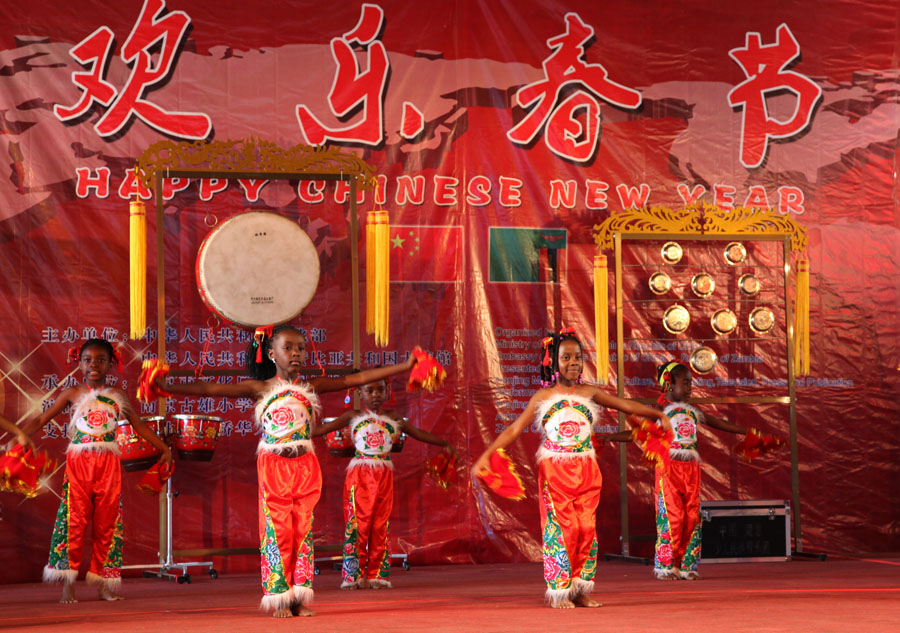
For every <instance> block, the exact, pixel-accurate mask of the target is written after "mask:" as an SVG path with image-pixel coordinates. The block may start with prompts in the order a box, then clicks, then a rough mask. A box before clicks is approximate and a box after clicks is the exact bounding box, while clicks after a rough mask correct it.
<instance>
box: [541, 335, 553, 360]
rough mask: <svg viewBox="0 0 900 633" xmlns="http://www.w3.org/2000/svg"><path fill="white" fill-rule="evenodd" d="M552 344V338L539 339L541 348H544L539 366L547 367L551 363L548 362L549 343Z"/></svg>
mask: <svg viewBox="0 0 900 633" xmlns="http://www.w3.org/2000/svg"><path fill="white" fill-rule="evenodd" d="M552 342H553V337H552V336H547V337H545V338H542V339H541V347H543V348H544V360H543V361H542V362H541V364H542V365H543V366H544V367H549V366H550V363H551V362H552V361H551V360H550V343H552Z"/></svg>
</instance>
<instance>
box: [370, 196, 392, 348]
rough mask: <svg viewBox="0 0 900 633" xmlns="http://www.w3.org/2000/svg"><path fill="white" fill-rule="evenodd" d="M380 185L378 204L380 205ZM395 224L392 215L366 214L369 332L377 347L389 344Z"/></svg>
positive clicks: (376, 198)
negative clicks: (391, 218)
mask: <svg viewBox="0 0 900 633" xmlns="http://www.w3.org/2000/svg"><path fill="white" fill-rule="evenodd" d="M378 197H379V196H378V185H377V184H376V188H375V204H376V205H377V204H378V202H377V201H378ZM390 236H391V225H390V217H389V216H388V212H387V211H386V210H384V209H381V208H374V209H372V210H371V211H369V212H368V213H367V214H366V332H367V333H368V334H374V335H375V344H376V345H378V346H379V347H386V346H387V344H388V323H389V320H390V307H389V302H390V259H389V258H390V246H391V238H390Z"/></svg>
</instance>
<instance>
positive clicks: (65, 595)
mask: <svg viewBox="0 0 900 633" xmlns="http://www.w3.org/2000/svg"><path fill="white" fill-rule="evenodd" d="M59 601H60V603H61V604H72V603H73V602H78V600H76V599H75V583H74V582H64V583H63V584H62V597H61V598H60V599H59Z"/></svg>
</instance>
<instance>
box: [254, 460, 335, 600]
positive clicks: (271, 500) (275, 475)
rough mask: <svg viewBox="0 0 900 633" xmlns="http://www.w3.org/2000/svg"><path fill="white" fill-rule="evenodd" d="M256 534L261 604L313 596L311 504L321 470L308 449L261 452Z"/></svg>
mask: <svg viewBox="0 0 900 633" xmlns="http://www.w3.org/2000/svg"><path fill="white" fill-rule="evenodd" d="M256 471H257V476H258V477H259V534H260V547H259V550H260V564H261V572H262V585H263V594H264V595H263V601H262V606H263V607H264V608H269V609H279V608H282V607H286V606H290V605H292V604H297V603H303V604H307V603H309V602H310V601H311V600H312V580H313V576H314V575H315V574H314V570H315V564H314V562H313V539H312V522H313V508H315V505H316V503H317V502H318V501H319V496H320V495H321V493H322V471H321V470H320V469H319V461H318V460H317V459H316V456H315V455H314V454H313V453H306V454H304V455H301V456H300V457H282V456H281V455H278V454H276V453H272V452H268V451H262V452H260V454H259V457H257V459H256Z"/></svg>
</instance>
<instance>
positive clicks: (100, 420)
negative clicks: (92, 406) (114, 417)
mask: <svg viewBox="0 0 900 633" xmlns="http://www.w3.org/2000/svg"><path fill="white" fill-rule="evenodd" d="M108 420H109V416H108V415H106V411H91V412H89V413H88V414H87V423H88V424H89V425H91V426H104V425H105V424H106V422H107V421H108Z"/></svg>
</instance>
